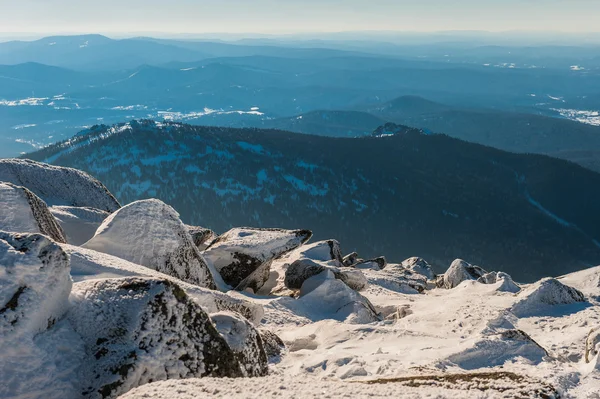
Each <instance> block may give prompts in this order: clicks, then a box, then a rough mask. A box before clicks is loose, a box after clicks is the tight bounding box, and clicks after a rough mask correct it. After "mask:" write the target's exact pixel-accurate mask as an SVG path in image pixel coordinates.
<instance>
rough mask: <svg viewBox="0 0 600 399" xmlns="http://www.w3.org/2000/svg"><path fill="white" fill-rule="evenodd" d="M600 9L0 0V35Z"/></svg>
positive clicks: (521, 3) (297, 29)
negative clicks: (7, 0) (9, 0)
mask: <svg viewBox="0 0 600 399" xmlns="http://www.w3.org/2000/svg"><path fill="white" fill-rule="evenodd" d="M599 14H600V2H597V1H593V0H571V1H569V2H566V1H561V0H544V1H539V0H505V1H503V2H497V1H491V0H488V1H476V0H457V1H455V2H452V3H451V4H450V2H448V1H446V0H423V1H421V2H419V3H418V4H415V3H414V2H413V1H406V0H395V1H392V0H376V1H372V2H369V3H368V4H364V2H361V1H359V0H346V1H341V0H324V1H316V0H307V1H303V2H301V3H299V2H282V1H275V0H256V1H254V2H248V1H243V0H226V1H221V2H218V3H216V2H214V1H204V0H201V1H192V0H179V1H176V2H171V3H170V4H167V3H165V2H162V1H158V0H129V1H117V0H106V1H103V2H102V3H91V2H85V3H83V2H79V1H76V0H44V1H42V0H23V1H19V2H10V3H9V2H0V34H2V35H3V36H7V35H17V36H18V35H48V34H58V33H62V34H74V33H87V32H101V33H104V34H127V33H143V32H146V33H150V32H153V33H158V32H161V33H163V34H191V35H194V34H218V33H230V34H250V32H253V33H252V34H255V35H256V34H302V33H317V32H322V33H331V32H346V31H397V32H421V33H424V32H430V33H436V32H443V31H488V32H504V31H523V32H544V31H545V32H550V31H551V32H556V33H558V32H572V33H597V32H598V27H597V15H599Z"/></svg>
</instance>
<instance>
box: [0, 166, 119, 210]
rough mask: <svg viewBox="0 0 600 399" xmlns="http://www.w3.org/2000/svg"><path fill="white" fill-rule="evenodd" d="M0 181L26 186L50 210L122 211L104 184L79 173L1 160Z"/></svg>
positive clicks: (60, 168) (56, 167)
mask: <svg viewBox="0 0 600 399" xmlns="http://www.w3.org/2000/svg"><path fill="white" fill-rule="evenodd" d="M0 181H5V182H10V183H13V184H16V185H18V186H24V187H26V188H27V189H29V190H30V191H32V192H33V193H35V194H36V195H37V196H38V197H40V198H41V199H42V200H44V201H45V202H46V203H47V204H48V205H50V206H53V205H66V206H76V207H91V208H96V209H100V210H103V211H107V212H113V211H116V210H117V209H119V208H120V205H119V202H118V201H117V200H116V199H115V197H114V196H113V195H112V194H111V193H110V192H109V191H108V189H107V188H106V187H104V185H103V184H102V183H100V182H99V181H98V180H96V179H95V178H93V177H92V176H90V175H88V174H87V173H85V172H82V171H80V170H77V169H72V168H63V167H60V166H53V165H48V164H45V163H41V162H35V161H30V160H27V159H0Z"/></svg>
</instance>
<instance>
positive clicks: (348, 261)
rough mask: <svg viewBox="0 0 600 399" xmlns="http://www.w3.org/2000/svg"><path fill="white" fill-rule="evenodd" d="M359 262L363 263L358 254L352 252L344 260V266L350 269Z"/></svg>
mask: <svg viewBox="0 0 600 399" xmlns="http://www.w3.org/2000/svg"><path fill="white" fill-rule="evenodd" d="M359 261H361V259H360V257H359V256H358V253H356V252H352V253H350V254H348V255H346V256H344V257H343V258H342V264H343V265H344V266H348V267H349V266H352V265H354V264H356V263H358V262H359Z"/></svg>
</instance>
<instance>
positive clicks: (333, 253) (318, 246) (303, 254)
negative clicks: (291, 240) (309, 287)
mask: <svg viewBox="0 0 600 399" xmlns="http://www.w3.org/2000/svg"><path fill="white" fill-rule="evenodd" d="M293 257H294V258H295V259H300V258H307V259H312V260H320V261H323V262H328V261H330V260H336V261H338V262H340V264H343V258H342V251H341V249H340V243H339V242H338V241H336V240H325V241H317V242H314V243H312V244H308V245H303V246H302V247H300V248H298V249H297V250H296V251H294V253H293Z"/></svg>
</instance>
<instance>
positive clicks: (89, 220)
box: [50, 206, 109, 245]
mask: <svg viewBox="0 0 600 399" xmlns="http://www.w3.org/2000/svg"><path fill="white" fill-rule="evenodd" d="M50 212H51V213H52V215H54V217H55V218H56V220H57V221H58V223H59V224H60V226H61V227H62V229H63V231H64V232H65V235H66V239H67V242H68V243H69V244H73V245H81V244H84V243H85V242H87V241H88V240H90V239H91V238H92V237H93V236H94V234H96V230H97V229H98V227H100V225H101V224H102V222H103V221H104V219H106V218H107V217H108V215H109V213H108V212H106V211H101V210H99V209H94V208H78V207H73V206H53V207H51V208H50Z"/></svg>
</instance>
